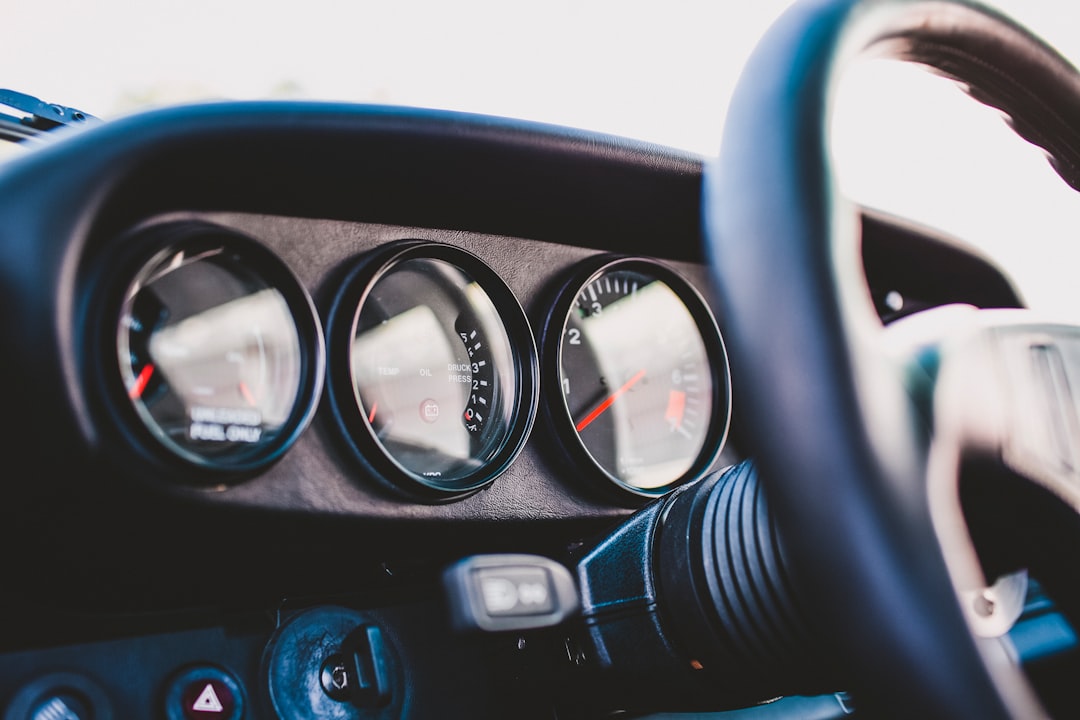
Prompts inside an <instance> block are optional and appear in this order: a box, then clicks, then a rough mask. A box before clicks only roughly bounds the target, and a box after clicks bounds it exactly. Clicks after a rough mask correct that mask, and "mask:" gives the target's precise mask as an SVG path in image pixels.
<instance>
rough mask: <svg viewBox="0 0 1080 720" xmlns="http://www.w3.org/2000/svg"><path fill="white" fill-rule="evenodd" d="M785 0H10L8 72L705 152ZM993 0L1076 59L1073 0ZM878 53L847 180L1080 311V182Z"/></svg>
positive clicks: (115, 100)
mask: <svg viewBox="0 0 1080 720" xmlns="http://www.w3.org/2000/svg"><path fill="white" fill-rule="evenodd" d="M789 4H790V0H750V1H746V0H744V1H742V2H733V1H730V0H728V1H723V0H664V1H663V2H661V1H660V0H653V1H652V2H641V1H640V0H544V2H537V3H532V4H530V5H525V4H523V3H519V2H506V0H465V1H461V2H445V1H444V0H427V1H420V0H378V1H377V2H374V1H369V0H352V1H350V2H346V1H345V0H309V1H308V2H303V3H300V2H292V3H289V4H284V3H277V2H273V0H225V1H222V0H214V1H210V0H184V1H183V2H180V1H179V0H97V1H96V2H92V3H91V2H85V1H83V0H53V1H52V2H41V1H40V0H37V1H35V2H28V1H26V0H15V2H14V7H11V5H12V3H8V6H7V7H5V8H4V15H5V27H6V28H8V29H9V30H10V32H8V33H6V37H5V38H4V40H3V42H2V43H0V87H8V88H12V89H15V90H20V91H23V92H27V93H30V94H32V95H37V96H38V97H41V98H43V99H45V100H49V101H52V102H58V103H61V104H64V105H70V106H73V107H77V108H80V109H82V110H85V111H87V112H90V113H92V114H97V115H101V116H107V117H108V116H115V115H118V114H123V113H127V112H133V111H135V110H138V109H142V108H145V107H149V106H153V105H161V104H169V103H175V102H184V101H188V100H193V99H203V98H227V99H246V98H257V97H281V98H297V97H304V98H316V99H329V100H349V101H360V102H379V103H393V104H403V105H417V106H427V107H439V108H449V109H459V110H469V111H474V112H481V113H491V114H496V115H507V116H513V117H524V118H530V119H534V120H542V121H547V122H554V123H559V124H566V125H573V126H579V127H587V128H594V129H599V130H604V131H607V132H611V133H615V134H623V135H629V136H633V137H639V138H644V139H648V140H653V141H656V142H660V143H665V144H669V145H673V146H677V147H683V148H687V149H690V150H695V151H697V152H701V153H703V154H706V155H709V154H714V153H715V152H716V151H717V148H718V147H719V143H720V134H721V127H722V124H723V116H724V113H725V110H726V107H727V102H728V98H729V96H730V94H731V92H732V89H733V88H734V85H735V82H736V80H737V78H738V74H739V69H740V68H741V66H742V64H743V62H744V60H745V58H746V57H747V56H748V54H749V53H750V51H751V50H752V48H753V46H754V44H755V42H756V41H757V39H758V37H759V36H760V35H761V33H762V32H764V30H765V29H766V28H767V27H768V25H769V23H770V22H772V20H773V19H774V18H775V17H776V16H777V15H778V14H779V13H780V12H782V10H783V9H784V8H786V7H787V6H788V5H789ZM994 4H996V5H998V6H999V7H1001V8H1002V9H1004V10H1005V11H1006V12H1007V13H1009V14H1012V15H1014V16H1015V17H1018V18H1020V19H1021V21H1022V22H1024V23H1025V24H1027V25H1029V26H1030V27H1031V28H1032V29H1034V30H1035V31H1036V32H1037V33H1039V34H1042V35H1043V36H1044V37H1046V38H1047V39H1049V40H1050V41H1051V42H1052V43H1053V44H1055V45H1057V46H1058V47H1059V49H1061V50H1062V52H1063V53H1064V54H1065V55H1066V56H1068V57H1070V58H1072V59H1073V60H1074V62H1076V61H1080V3H1075V2H1072V0H997V2H996V3H994ZM880 65H881V63H877V64H873V65H871V66H870V67H868V68H866V69H860V70H859V71H858V72H856V73H853V75H852V78H851V82H850V83H849V86H848V87H849V91H848V92H847V93H846V94H845V95H844V99H843V102H842V104H841V107H840V112H838V114H837V133H836V140H837V145H836V148H835V152H836V156H837V161H838V165H839V170H840V173H841V180H842V183H843V186H844V187H845V188H846V190H847V191H848V192H849V193H850V194H851V195H852V196H854V197H855V198H856V199H857V200H859V201H862V202H866V203H868V204H871V205H875V206H879V207H882V208H883V209H886V210H889V211H891V212H894V213H897V214H901V215H906V216H909V217H912V218H914V219H916V220H919V221H922V222H925V223H928V224H932V225H935V226H937V227H940V228H942V229H944V230H947V231H949V232H952V233H954V234H956V235H958V236H960V237H962V238H964V239H965V240H967V241H969V242H972V243H974V244H976V245H979V246H980V247H983V248H984V249H986V250H987V251H988V252H990V253H991V254H992V255H993V256H994V257H996V258H998V259H999V261H1001V262H1002V264H1004V265H1005V266H1007V267H1008V268H1009V269H1010V271H1011V272H1012V273H1013V274H1014V276H1015V277H1017V279H1018V281H1019V283H1020V285H1021V288H1022V289H1023V291H1024V294H1025V296H1026V297H1027V299H1028V300H1029V301H1030V302H1031V303H1032V304H1033V305H1036V306H1044V307H1058V308H1060V307H1062V305H1063V304H1066V303H1067V304H1069V305H1070V306H1071V307H1075V308H1076V313H1075V314H1076V316H1077V317H1080V283H1076V282H1075V281H1074V280H1073V279H1072V278H1073V275H1074V271H1073V270H1072V268H1073V267H1076V265H1077V263H1076V262H1075V261H1076V260H1078V259H1080V252H1078V251H1077V250H1074V249H1073V248H1074V247H1080V246H1077V244H1076V238H1075V235H1076V234H1077V233H1076V232H1075V231H1074V230H1073V228H1080V201H1078V198H1080V195H1077V194H1076V193H1073V192H1072V191H1070V190H1068V189H1067V188H1066V187H1065V185H1064V184H1063V183H1061V182H1060V181H1059V180H1057V178H1056V176H1055V175H1054V174H1053V173H1052V172H1051V171H1050V170H1049V168H1048V166H1047V164H1046V163H1045V161H1044V160H1043V159H1042V158H1041V155H1040V154H1039V153H1038V152H1037V151H1035V150H1034V149H1033V148H1031V147H1030V146H1027V145H1026V144H1025V143H1023V142H1020V141H1015V140H1013V137H1014V136H1012V134H1011V133H1010V132H1009V131H1008V130H1007V129H1006V128H1005V126H1004V124H1003V123H1002V122H1001V120H1000V119H999V118H998V117H997V115H996V114H995V113H993V112H991V111H988V110H986V109H985V108H982V107H981V106H979V105H977V104H976V103H974V102H972V101H970V100H967V99H966V98H964V97H963V96H962V95H961V94H960V93H959V92H958V91H957V90H956V89H955V88H953V87H952V86H951V85H949V84H948V83H946V82H944V81H940V80H937V79H932V78H925V77H924V76H923V75H922V74H921V73H917V72H915V71H913V70H912V69H910V68H903V67H901V68H899V69H895V68H887V67H886V68H882V67H880ZM912 78H914V80H913V79H912ZM883 79H884V80H885V82H882V80H883ZM1074 286H1076V287H1077V289H1076V290H1073V289H1072V288H1073V287H1074ZM1063 293H1071V299H1066V295H1064V294H1063Z"/></svg>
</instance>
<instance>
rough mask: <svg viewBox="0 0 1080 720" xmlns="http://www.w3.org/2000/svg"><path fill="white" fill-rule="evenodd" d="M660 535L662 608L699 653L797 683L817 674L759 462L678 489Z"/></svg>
mask: <svg viewBox="0 0 1080 720" xmlns="http://www.w3.org/2000/svg"><path fill="white" fill-rule="evenodd" d="M657 542H658V548H657V550H658V552H657V562H656V565H655V567H654V569H653V570H654V573H655V575H656V581H657V587H658V593H657V595H658V598H657V600H658V605H659V608H660V614H661V617H662V619H663V622H664V625H665V626H667V627H669V628H670V629H671V631H672V632H673V635H674V638H675V640H676V641H677V642H678V643H679V645H680V646H681V647H682V648H683V649H684V651H685V652H687V653H688V654H689V656H690V657H691V659H692V660H693V661H694V662H695V663H697V664H699V665H701V666H702V667H703V668H704V669H707V670H715V671H719V672H720V674H721V676H722V677H725V678H731V679H732V681H734V682H741V681H745V682H748V683H751V684H756V683H758V682H761V681H762V680H766V682H767V683H768V684H769V685H770V686H771V687H772V688H774V689H776V690H781V689H782V691H783V692H788V693H790V692H794V691H797V690H798V688H794V687H792V686H790V685H789V684H788V682H789V681H791V682H795V681H796V679H798V681H799V682H800V684H802V683H803V682H806V681H807V680H808V679H809V678H808V677H807V669H808V668H810V667H812V663H811V662H810V661H811V653H812V641H811V638H810V634H809V633H808V632H807V630H806V628H807V623H806V622H805V621H804V620H803V618H802V616H801V615H800V611H799V606H798V604H797V603H796V601H795V597H796V594H795V592H794V591H793V589H792V582H791V578H790V575H789V573H788V571H787V563H786V562H785V558H784V551H783V545H782V542H781V540H780V537H779V536H778V533H777V529H776V526H775V523H774V522H773V519H772V517H771V516H770V514H769V509H768V502H767V500H766V497H765V493H764V492H763V489H762V487H761V484H760V482H759V481H758V476H757V470H756V468H755V467H754V465H753V463H752V462H750V461H746V462H743V463H740V464H739V465H735V466H733V467H731V468H729V469H728V470H726V471H724V472H723V473H719V474H717V475H714V476H712V477H710V478H706V479H705V480H703V481H702V482H700V483H698V484H697V485H695V486H692V487H690V488H688V489H687V490H686V491H684V492H681V493H679V494H677V495H676V496H674V497H673V498H672V499H670V500H669V501H668V506H667V507H666V508H665V511H664V513H663V515H662V518H661V520H660V525H659V527H658V538H657ZM811 682H812V684H813V685H814V686H815V687H820V685H819V682H813V681H811Z"/></svg>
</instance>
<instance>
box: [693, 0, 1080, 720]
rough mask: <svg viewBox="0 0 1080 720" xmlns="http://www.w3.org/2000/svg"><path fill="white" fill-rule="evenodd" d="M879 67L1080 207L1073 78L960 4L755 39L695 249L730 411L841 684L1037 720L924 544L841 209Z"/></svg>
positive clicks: (927, 710) (800, 13)
mask: <svg viewBox="0 0 1080 720" xmlns="http://www.w3.org/2000/svg"><path fill="white" fill-rule="evenodd" d="M867 53H874V54H876V55H885V56H888V57H893V58H898V59H904V60H910V61H913V62H918V63H921V64H925V65H927V66H929V67H930V68H931V69H932V70H934V71H935V72H938V73H940V74H943V75H946V76H949V77H952V78H954V79H957V80H959V81H961V82H963V83H964V84H965V85H966V86H967V87H968V88H969V89H970V92H971V94H972V95H973V96H974V97H976V98H977V99H979V100H980V101H982V102H984V103H986V104H989V105H992V106H994V107H997V108H998V109H1000V110H1002V111H1004V112H1005V114H1006V115H1007V116H1008V117H1009V118H1010V120H1011V123H1012V125H1013V127H1014V128H1015V129H1016V130H1017V132H1018V133H1019V134H1021V135H1022V136H1024V137H1025V138H1027V139H1028V140H1030V141H1032V142H1034V143H1036V144H1038V145H1040V146H1041V147H1043V148H1044V149H1045V150H1046V151H1047V153H1048V155H1049V157H1050V159H1051V162H1052V163H1053V164H1054V165H1055V167H1056V168H1057V169H1058V171H1059V173H1060V174H1061V175H1062V177H1063V178H1064V179H1065V180H1066V182H1068V183H1069V184H1071V185H1072V186H1073V187H1077V188H1080V173H1078V172H1077V168H1080V154H1078V151H1077V148H1080V138H1078V137H1077V135H1076V131H1075V130H1074V128H1080V77H1078V76H1077V74H1076V71H1075V70H1074V69H1073V68H1072V67H1071V66H1070V65H1069V64H1068V63H1067V62H1066V61H1065V60H1063V59H1062V58H1061V57H1060V56H1059V55H1058V54H1057V53H1056V52H1055V51H1054V50H1052V49H1051V48H1049V47H1048V46H1047V45H1045V44H1044V43H1042V42H1041V41H1039V40H1038V39H1037V38H1035V37H1034V36H1032V35H1031V34H1030V33H1028V32H1027V31H1025V30H1024V29H1022V28H1020V27H1019V26H1017V25H1016V24H1015V23H1013V22H1012V21H1010V20H1008V19H1006V18H1004V17H1003V16H1001V15H999V14H997V13H995V12H993V11H990V10H988V9H985V8H982V7H980V6H977V5H973V4H969V3H962V2H954V1H949V2H942V1H931V2H925V1H910V0H907V1H905V0H870V1H866V2H861V1H859V0H811V1H810V2H804V3H800V4H797V5H796V6H794V7H793V8H792V9H791V10H790V11H789V12H788V13H786V14H785V15H784V16H783V18H781V20H780V21H779V22H778V23H777V24H776V25H775V26H774V27H773V28H772V29H771V30H770V32H769V33H768V34H767V35H766V36H765V38H764V39H763V41H762V42H761V44H760V45H759V47H758V49H757V50H756V51H755V53H754V55H753V57H752V58H751V60H750V62H749V64H748V65H747V68H746V70H745V71H744V75H743V78H742V79H741V80H740V83H739V86H738V88H737V90H736V93H735V96H734V97H733V100H732V104H731V108H730V110H729V116H728V119H727V121H726V124H725V130H724V138H723V143H722V146H721V152H720V156H719V158H718V159H717V161H716V162H715V163H713V164H712V165H711V166H710V167H709V168H708V170H707V173H706V188H705V199H704V206H705V224H706V236H707V245H708V250H709V253H710V261H711V264H712V268H713V272H714V275H715V276H716V279H717V287H718V289H719V292H720V295H721V301H722V306H723V314H724V316H725V331H726V334H727V335H728V338H729V341H730V346H731V347H732V365H733V377H737V378H738V380H737V383H738V384H737V385H736V387H735V392H736V402H737V403H738V405H739V407H740V412H741V414H742V417H743V420H744V423H745V427H746V429H747V430H748V432H747V436H748V438H749V439H750V448H749V449H750V450H751V452H752V453H753V454H754V455H755V456H757V458H758V461H759V464H760V467H761V471H762V476H763V479H764V482H765V483H766V486H767V487H768V489H769V492H770V498H771V502H772V503H773V505H774V507H775V510H776V513H777V515H778V518H779V522H780V524H781V525H782V527H783V528H784V533H785V537H786V539H787V541H788V542H787V545H788V546H789V548H790V551H791V555H792V557H793V560H794V562H793V566H794V572H795V573H796V575H797V577H798V578H799V579H800V580H801V582H800V586H801V589H802V590H803V591H804V594H805V601H806V603H807V610H808V613H809V614H810V616H811V617H813V618H816V619H817V620H818V621H819V622H820V625H821V627H822V628H823V629H824V630H825V631H826V632H827V633H828V635H829V638H830V639H831V641H832V643H833V644H834V646H835V648H834V651H835V652H836V653H837V655H838V657H839V658H841V661H842V662H843V664H844V667H843V672H844V673H845V677H848V678H850V680H851V682H852V683H853V688H854V689H855V690H856V692H857V693H859V695H860V696H861V697H862V698H865V699H867V700H868V701H869V702H870V703H871V704H872V705H873V707H874V709H875V710H876V711H878V712H886V713H887V714H895V715H896V716H899V717H947V718H961V717H971V718H998V717H1002V718H1004V717H1036V716H1039V715H1041V714H1043V711H1042V709H1041V708H1040V706H1039V705H1038V702H1037V701H1036V700H1035V699H1034V697H1033V695H1032V693H1031V691H1030V689H1029V688H1028V686H1027V684H1026V683H1025V682H1024V681H1023V679H1022V676H1021V674H1020V672H1019V671H1018V670H1016V669H1015V666H1013V665H1012V664H1011V663H1009V662H1008V661H1007V660H1006V659H1004V658H1003V657H999V656H995V655H994V654H993V652H992V650H988V648H987V647H986V646H984V645H981V644H979V643H977V642H976V640H975V639H974V638H973V637H972V635H971V633H970V632H969V630H968V626H967V623H966V620H965V618H964V615H963V613H962V611H961V609H960V607H959V604H958V602H957V597H956V592H955V591H954V590H953V584H952V582H951V580H950V573H949V568H947V566H946V562H945V560H944V558H943V556H942V550H941V548H940V546H939V542H938V539H937V538H936V537H935V533H934V529H933V521H932V518H931V512H930V508H929V501H928V487H927V485H928V483H927V478H926V466H925V460H926V457H927V445H928V442H929V441H928V434H929V433H928V428H927V427H926V426H925V425H924V422H923V420H922V419H921V416H920V415H919V413H918V411H917V410H916V408H915V407H914V405H913V401H912V399H911V398H910V397H909V396H908V395H907V394H906V392H905V390H904V382H903V378H902V377H901V376H902V373H903V369H902V368H901V367H898V366H897V364H896V363H895V361H894V360H893V358H891V357H889V356H888V355H887V354H886V353H885V352H883V350H882V348H881V345H882V343H881V334H882V328H881V325H880V323H879V322H878V320H877V318H876V316H875V315H874V313H873V306H872V303H871V301H870V299H869V295H868V292H867V290H866V287H865V281H864V280H863V275H862V266H861V261H860V254H859V237H858V211H857V208H855V207H854V206H853V204H852V203H850V202H849V201H847V200H846V199H845V198H843V197H842V195H841V194H840V193H839V191H838V190H837V187H836V183H835V180H834V177H833V173H832V170H831V161H830V157H829V113H830V108H831V103H832V99H833V97H834V93H835V91H836V85H837V81H838V79H839V77H840V73H841V71H842V70H843V68H844V67H845V66H846V65H848V64H849V63H850V62H851V61H852V60H853V59H855V58H856V57H859V56H862V55H865V54H867Z"/></svg>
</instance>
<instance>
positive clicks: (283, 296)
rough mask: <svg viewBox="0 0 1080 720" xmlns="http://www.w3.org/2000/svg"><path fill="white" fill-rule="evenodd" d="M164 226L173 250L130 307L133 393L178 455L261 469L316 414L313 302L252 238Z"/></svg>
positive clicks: (127, 367)
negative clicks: (313, 413)
mask: <svg viewBox="0 0 1080 720" xmlns="http://www.w3.org/2000/svg"><path fill="white" fill-rule="evenodd" d="M159 233H160V234H161V235H164V236H167V237H168V242H167V243H166V245H165V248H164V249H163V250H161V251H159V252H158V253H157V254H156V255H154V257H153V258H151V259H150V260H149V262H146V263H144V264H143V266H142V269H141V270H140V271H139V272H138V274H137V275H136V276H135V279H134V281H133V282H132V283H131V284H130V285H129V287H128V289H127V292H126V293H125V295H124V298H123V303H122V306H121V313H120V322H119V325H118V328H117V333H116V351H117V356H118V359H119V365H120V377H121V380H122V383H123V387H124V391H125V393H126V395H127V400H128V401H129V402H130V404H131V406H132V407H133V408H134V410H135V414H136V415H137V416H138V418H139V419H140V420H141V421H142V423H143V425H144V426H145V428H146V429H147V430H149V432H150V434H151V436H152V437H153V438H155V439H156V440H157V442H158V443H160V445H161V446H163V447H164V448H166V449H167V450H169V451H170V452H171V455H172V456H174V457H178V458H180V459H182V460H184V461H187V462H189V463H192V464H195V465H198V466H200V467H203V468H211V469H218V470H226V471H242V470H251V469H254V468H257V467H260V466H262V465H263V464H265V463H268V462H270V461H272V460H273V459H275V458H276V457H277V456H278V455H280V453H281V452H282V451H283V450H284V449H285V447H286V446H287V445H288V444H290V443H291V442H292V440H294V439H295V438H296V436H297V435H298V434H299V431H300V430H301V429H302V428H303V426H304V425H306V423H307V421H308V419H310V416H311V413H312V412H313V410H314V399H315V397H316V396H317V395H318V390H319V385H320V384H321V372H322V362H323V355H322V341H321V335H322V334H321V331H320V330H319V325H318V322H317V320H316V317H315V314H314V308H313V306H312V305H311V301H310V300H309V299H308V297H307V295H306V293H305V292H304V291H303V289H302V288H301V286H300V285H299V283H298V282H297V281H296V279H295V278H294V277H293V276H292V275H291V273H290V272H289V271H288V269H286V268H285V266H284V265H283V264H281V262H280V261H279V260H277V258H275V257H274V256H273V255H272V254H271V253H270V252H269V251H268V250H266V249H265V248H262V247H261V246H259V245H258V244H257V243H255V242H254V241H252V240H249V239H247V238H244V237H242V236H239V235H236V234H234V233H231V232H229V231H224V230H220V229H217V228H210V227H207V226H203V225H183V226H181V227H180V228H171V229H169V230H159ZM178 238H179V239H178Z"/></svg>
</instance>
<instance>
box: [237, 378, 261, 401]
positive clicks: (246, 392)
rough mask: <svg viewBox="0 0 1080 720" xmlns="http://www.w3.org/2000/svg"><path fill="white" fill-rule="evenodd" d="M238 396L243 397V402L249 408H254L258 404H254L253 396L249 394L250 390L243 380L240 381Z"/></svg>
mask: <svg viewBox="0 0 1080 720" xmlns="http://www.w3.org/2000/svg"><path fill="white" fill-rule="evenodd" d="M239 388H240V394H241V395H243V396H244V400H246V401H247V404H248V405H250V406H251V407H255V406H256V405H257V404H258V403H256V402H255V396H254V395H253V394H252V393H251V388H249V387H248V386H247V383H246V382H244V381H243V380H241V381H240V386H239Z"/></svg>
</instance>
